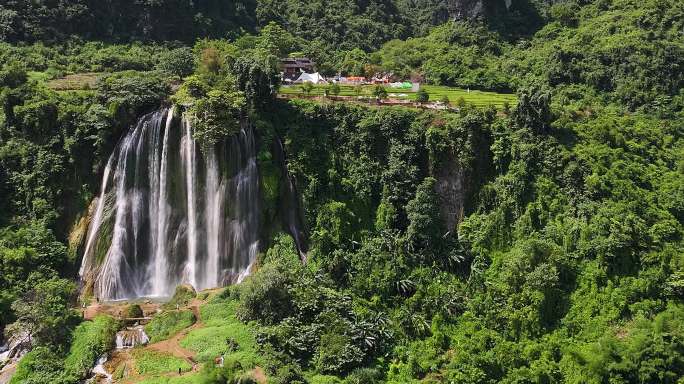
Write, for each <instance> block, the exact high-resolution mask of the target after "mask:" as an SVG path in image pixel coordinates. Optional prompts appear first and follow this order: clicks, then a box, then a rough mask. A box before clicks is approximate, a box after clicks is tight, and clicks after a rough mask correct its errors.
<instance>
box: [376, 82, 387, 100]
mask: <svg viewBox="0 0 684 384" xmlns="http://www.w3.org/2000/svg"><path fill="white" fill-rule="evenodd" d="M373 96H375V98H376V99H378V100H384V99H386V98H387V90H386V89H385V87H383V86H382V85H379V84H378V85H376V86H375V87H374V88H373Z"/></svg>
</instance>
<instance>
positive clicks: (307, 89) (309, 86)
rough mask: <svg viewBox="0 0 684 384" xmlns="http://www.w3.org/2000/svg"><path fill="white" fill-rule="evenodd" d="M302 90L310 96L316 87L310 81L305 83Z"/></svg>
mask: <svg viewBox="0 0 684 384" xmlns="http://www.w3.org/2000/svg"><path fill="white" fill-rule="evenodd" d="M301 89H302V92H304V93H306V94H307V95H308V94H310V93H311V91H312V90H313V89H314V85H313V83H312V82H310V81H305V82H304V84H302V85H301Z"/></svg>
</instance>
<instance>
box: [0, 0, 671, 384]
mask: <svg viewBox="0 0 684 384" xmlns="http://www.w3.org/2000/svg"><path fill="white" fill-rule="evenodd" d="M57 3H59V4H57ZM57 3H55V4H52V3H50V2H40V1H23V0H21V1H19V0H18V1H12V2H6V4H3V5H0V39H2V40H3V41H6V42H3V43H0V63H1V64H0V212H2V214H1V215H0V328H2V330H3V331H6V332H7V333H8V334H13V335H18V334H21V332H22V331H24V330H26V331H28V332H29V334H30V336H31V340H30V343H31V344H32V347H33V349H32V351H31V352H30V353H28V354H27V355H26V357H25V358H24V359H23V360H22V361H21V363H20V364H19V366H18V368H17V372H16V374H15V376H14V378H13V381H12V383H48V382H50V383H59V384H72V383H76V382H79V381H80V380H82V379H83V378H84V376H85V375H86V373H87V370H88V369H89V368H90V367H91V366H92V364H93V363H94V361H95V359H97V358H98V357H99V356H100V355H101V354H102V353H104V352H106V351H107V350H108V349H109V348H110V347H111V343H112V335H113V332H114V331H115V329H116V328H117V324H116V323H115V322H114V320H112V319H110V318H97V319H96V320H95V321H92V322H89V321H86V322H80V320H79V316H78V313H77V312H76V311H75V310H74V307H75V305H76V300H75V297H76V293H77V292H76V285H75V284H74V283H73V281H74V280H75V278H76V274H77V271H78V266H79V256H80V254H81V253H82V249H80V248H82V247H83V244H79V243H82V239H83V237H84V236H83V232H84V229H83V226H84V225H85V224H84V222H83V221H81V219H82V218H84V217H85V213H86V212H87V208H88V206H89V205H90V203H91V201H92V198H93V196H94V194H96V193H97V191H98V188H99V183H100V181H101V180H100V178H101V176H102V171H103V168H104V166H105V163H106V161H107V157H108V155H109V154H110V153H111V152H112V150H113V148H114V146H115V145H116V143H117V142H118V141H119V139H120V137H121V135H122V134H123V133H124V132H125V130H126V129H127V128H128V127H129V126H131V124H133V123H134V122H135V121H136V120H137V119H138V118H139V117H140V116H141V115H142V114H145V113H148V112H150V111H153V110H155V109H157V108H159V107H160V106H161V105H168V104H174V105H175V107H176V108H177V109H176V110H177V111H179V113H180V112H184V113H187V114H188V115H189V116H191V117H192V118H193V119H194V127H195V132H196V133H195V134H196V138H197V139H198V141H199V142H200V143H201V144H202V146H203V147H204V148H206V147H208V146H211V145H214V144H216V143H218V142H220V141H222V140H224V139H225V138H226V137H227V136H230V135H232V134H235V133H236V132H238V130H239V129H240V128H241V127H245V126H248V125H247V124H251V126H253V127H254V129H256V131H257V132H256V133H257V134H256V137H257V138H258V139H257V140H258V142H257V143H256V146H257V148H258V151H259V154H258V156H257V161H258V166H259V171H260V179H261V181H262V184H263V185H262V186H261V188H260V189H261V191H260V193H261V198H262V200H263V202H264V204H263V205H264V207H263V210H262V212H260V215H259V217H260V219H261V221H262V228H260V231H259V234H260V242H259V244H260V247H261V249H260V250H259V251H260V256H259V259H258V263H257V264H258V269H257V270H256V271H255V272H254V273H253V274H252V275H251V276H250V277H248V278H247V279H246V280H245V281H244V282H242V283H241V284H239V285H237V286H235V287H231V288H229V289H227V290H226V291H224V292H222V293H221V294H218V295H215V296H213V297H212V298H210V301H209V302H208V303H206V304H204V305H202V306H201V308H200V312H201V320H202V323H203V325H202V326H201V327H199V326H198V327H196V328H194V329H192V330H191V331H190V332H189V333H188V334H187V335H186V336H185V337H184V338H183V339H182V340H181V342H180V343H181V345H182V346H183V347H184V348H187V349H189V350H192V351H195V352H196V353H197V360H198V361H199V362H201V363H202V365H204V367H203V368H202V370H201V371H200V372H198V373H192V374H188V375H187V378H186V377H182V378H181V377H157V378H146V379H145V380H147V381H145V382H148V383H181V382H197V383H200V382H201V383H235V382H238V381H241V380H242V381H241V382H246V381H247V380H252V379H251V378H249V379H248V378H247V376H249V375H250V373H249V372H250V371H251V370H252V369H253V368H255V367H259V368H261V369H263V370H264V372H265V374H266V376H268V379H269V380H270V382H274V383H294V382H311V383H349V384H351V383H383V382H384V383H419V382H422V383H431V382H449V383H480V384H490V383H656V382H657V383H673V384H674V383H680V382H681V381H682V380H683V379H682V378H683V377H684V328H683V326H682V324H684V302H683V301H682V300H684V288H683V287H684V259H683V256H682V255H684V187H683V186H684V160H682V159H684V139H683V137H684V130H683V128H682V127H684V93H683V91H682V89H684V71H682V68H684V61H683V60H684V59H683V58H684V36H683V35H682V33H681V31H682V30H684V21H683V20H684V17H682V15H684V3H683V2H681V1H678V0H645V1H638V2H636V1H632V0H595V1H594V0H590V1H579V0H564V1H560V2H552V3H553V4H551V2H518V1H514V2H513V3H511V7H510V8H506V7H505V6H504V5H503V4H499V3H497V2H487V1H483V2H464V1H455V2H452V1H439V0H435V1H432V0H430V1H427V0H420V1H403V0H372V1H363V2H362V1H352V2H348V1H347V2H343V1H337V0H335V1H328V2H322V1H313V2H311V1H308V2H303V1H296V0H287V1H270V0H255V1H252V0H250V1H239V2H216V1H209V2H180V3H179V2H175V3H173V4H172V3H169V2H166V1H163V0H162V1H155V2H149V1H148V2H139V1H138V2H133V1H128V0H121V1H119V2H118V3H116V4H113V3H112V4H110V3H107V2H102V4H100V2H81V1H62V2H57ZM96 3H97V4H96ZM105 3H106V4H105ZM200 3H202V4H200ZM224 3H225V4H224ZM471 3H472V4H471ZM115 9H127V10H128V11H127V12H126V15H118V14H113V10H115ZM453 19H458V20H453ZM212 39H213V40H212ZM288 55H291V56H297V57H301V56H308V57H311V58H312V59H314V61H316V62H317V66H318V68H317V69H318V70H319V71H321V72H322V73H324V74H326V75H333V74H337V73H338V72H339V73H340V74H341V75H350V76H354V75H357V76H374V75H378V74H385V73H390V72H391V73H393V74H394V75H396V76H398V77H399V78H402V79H406V80H412V81H418V82H421V83H422V84H423V85H422V92H421V94H420V95H419V94H418V92H416V93H413V92H409V91H404V90H399V89H397V90H393V89H389V88H383V87H379V86H378V87H376V86H365V87H362V86H356V87H349V86H339V85H327V86H314V85H310V86H309V85H307V86H306V88H307V89H306V90H305V91H303V90H302V89H301V88H299V87H280V88H279V86H280V84H279V68H278V66H277V64H278V58H280V57H283V56H288ZM309 88H310V89H309ZM277 92H280V93H282V94H288V95H296V94H303V93H306V94H311V95H317V96H318V95H324V94H325V95H328V96H329V95H340V96H353V97H357V98H358V97H359V96H361V97H363V98H364V99H367V98H372V97H377V98H384V97H385V95H386V96H387V97H388V98H407V99H409V100H419V101H428V100H429V101H433V102H434V101H442V102H450V103H452V105H454V106H456V107H458V110H457V111H449V112H441V111H427V110H420V109H414V108H401V107H387V108H367V107H365V106H363V105H361V104H360V103H344V102H329V101H326V102H318V101H315V100H300V99H298V98H296V97H292V99H293V100H290V101H287V100H277V99H275V95H276V93H277ZM402 93H405V94H406V95H407V96H396V95H398V94H402ZM513 93H516V95H513ZM426 99H427V100H426ZM285 170H286V171H287V174H285ZM290 181H291V182H292V183H293V184H294V185H293V187H294V188H291V190H292V191H293V192H294V193H296V196H289V197H292V199H287V198H286V196H285V193H286V191H289V190H290V189H288V188H283V186H289V184H286V183H289V182H290ZM293 202H294V203H293ZM230 209H235V207H231V208H230ZM288 215H289V216H288ZM292 216H295V219H299V220H300V221H301V223H302V225H301V233H300V234H301V235H302V236H301V238H302V239H303V243H305V244H304V248H305V250H306V254H305V256H306V259H307V263H305V264H304V263H302V262H301V261H300V260H301V257H302V256H304V255H301V254H300V253H299V251H298V250H297V249H296V247H295V243H294V240H293V239H292V238H291V236H289V235H288V234H287V233H289V232H290V231H291V230H292V228H291V227H290V226H289V224H290V222H289V221H288V220H290V219H292ZM70 228H74V229H75V233H76V234H77V235H74V237H73V238H74V241H73V242H72V243H70V244H69V245H70V247H69V249H68V250H67V246H66V245H65V244H66V243H67V239H68V238H69V230H70ZM78 239H81V241H80V242H79V241H78ZM106 240H107V239H104V240H103V241H101V242H102V243H105V242H106ZM95 246H96V254H97V255H98V258H99V259H101V258H103V257H104V256H105V249H104V246H103V245H102V244H96V245H95ZM87 289H88V287H86V292H85V293H86V294H87ZM195 296H196V295H195V292H194V291H193V290H192V289H188V288H187V287H179V289H178V290H177V292H176V295H174V298H172V300H171V302H169V303H168V304H167V311H166V312H164V313H162V314H160V315H158V316H156V317H155V318H154V320H153V321H152V322H151V323H150V324H148V326H147V330H148V333H149V334H150V336H151V337H152V338H153V340H155V341H156V340H162V339H165V338H168V337H170V336H171V335H173V334H175V333H177V332H179V331H180V330H181V329H184V328H187V327H189V326H190V325H191V324H192V323H193V322H194V320H195V319H194V318H193V317H194V316H193V314H192V312H189V311H180V312H178V311H174V309H176V307H177V306H179V307H180V306H186V305H187V304H188V303H189V302H190V301H192V300H193V299H194V298H195ZM134 312H135V313H138V312H137V310H135V311H134ZM131 313H133V312H131ZM79 322H80V324H79ZM133 353H134V354H135V355H136V356H135V358H136V361H137V366H138V369H139V370H140V372H141V373H145V374H148V373H149V374H154V375H160V374H161V375H163V374H164V372H173V371H175V370H176V369H177V368H178V366H179V364H181V365H182V364H184V365H182V367H183V368H184V369H185V370H186V371H187V370H189V369H190V368H189V365H188V364H187V363H186V362H185V361H179V360H178V359H176V358H174V357H172V356H168V355H163V354H157V353H152V352H150V351H145V350H143V349H139V350H135V351H134V352H133ZM222 355H223V356H224V357H225V366H224V367H223V368H216V367H214V359H215V358H217V357H219V356H222ZM243 379H244V380H243ZM183 380H185V381H183Z"/></svg>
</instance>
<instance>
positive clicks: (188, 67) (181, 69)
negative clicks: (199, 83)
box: [157, 47, 195, 77]
mask: <svg viewBox="0 0 684 384" xmlns="http://www.w3.org/2000/svg"><path fill="white" fill-rule="evenodd" d="M157 69H159V70H162V71H165V72H168V73H171V74H173V75H176V76H179V77H186V76H189V75H191V74H192V72H193V71H194V69H195V56H194V55H193V53H192V49H190V48H187V47H183V48H178V49H173V50H170V51H167V52H165V53H163V54H162V55H161V56H160V57H159V63H158V64H157Z"/></svg>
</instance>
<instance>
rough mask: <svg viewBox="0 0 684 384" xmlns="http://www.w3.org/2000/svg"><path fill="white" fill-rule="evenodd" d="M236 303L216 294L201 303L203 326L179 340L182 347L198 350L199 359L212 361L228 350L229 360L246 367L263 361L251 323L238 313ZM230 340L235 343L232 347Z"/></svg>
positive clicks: (207, 361) (227, 359)
mask: <svg viewBox="0 0 684 384" xmlns="http://www.w3.org/2000/svg"><path fill="white" fill-rule="evenodd" d="M236 307H237V303H236V302H234V301H228V300H223V299H220V298H214V299H212V300H211V301H210V302H209V303H207V304H205V305H203V306H201V307H200V315H201V316H200V317H201V318H202V323H203V324H204V326H203V327H202V328H199V329H194V330H192V331H190V333H188V335H187V336H186V337H185V338H184V339H182V340H181V341H180V345H181V346H182V347H183V348H187V349H190V350H193V351H195V352H197V360H198V361H200V362H204V363H211V362H213V361H214V358H215V357H217V356H220V355H221V354H224V353H225V354H226V361H230V360H236V361H239V362H240V363H241V365H242V366H243V367H253V366H255V365H258V363H259V362H260V361H259V360H260V358H259V355H258V353H257V343H256V340H255V338H254V334H253V333H252V332H251V330H250V328H249V326H248V325H246V324H244V323H242V322H240V321H239V320H238V319H237V318H236V317H235V309H236ZM228 340H233V341H234V342H235V343H236V349H235V350H233V351H230V349H229V345H228V343H227V341H228Z"/></svg>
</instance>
